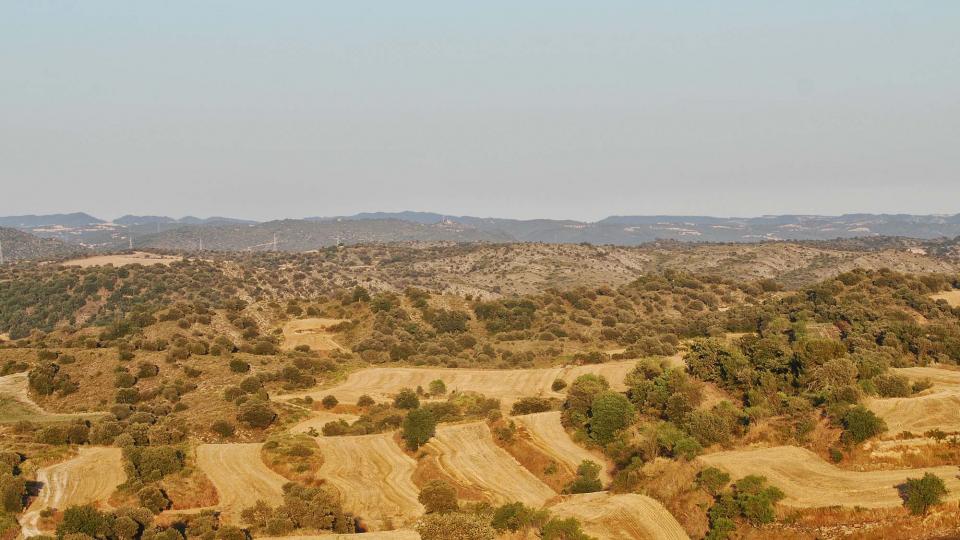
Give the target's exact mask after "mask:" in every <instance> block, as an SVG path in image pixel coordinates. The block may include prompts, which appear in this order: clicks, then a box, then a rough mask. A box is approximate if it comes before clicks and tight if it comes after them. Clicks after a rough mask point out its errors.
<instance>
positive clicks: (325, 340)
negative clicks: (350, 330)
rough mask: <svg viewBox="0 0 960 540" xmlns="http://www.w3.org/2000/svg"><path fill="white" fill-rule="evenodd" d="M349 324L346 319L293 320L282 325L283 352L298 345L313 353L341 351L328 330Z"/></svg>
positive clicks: (341, 348)
mask: <svg viewBox="0 0 960 540" xmlns="http://www.w3.org/2000/svg"><path fill="white" fill-rule="evenodd" d="M342 322H349V321H347V320H346V319H323V318H312V319H294V320H292V321H289V322H288V323H286V324H285V325H283V344H282V348H283V349H284V350H292V349H294V348H296V347H297V346H299V345H308V346H309V347H310V349H311V350H314V351H334V350H343V347H341V346H340V344H338V343H337V342H336V341H334V340H333V334H332V332H331V331H330V328H332V327H334V326H336V325H338V324H340V323H342Z"/></svg>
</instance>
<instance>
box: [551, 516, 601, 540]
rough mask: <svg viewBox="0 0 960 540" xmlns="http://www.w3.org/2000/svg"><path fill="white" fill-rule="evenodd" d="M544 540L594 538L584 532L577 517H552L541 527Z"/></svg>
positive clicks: (585, 539)
mask: <svg viewBox="0 0 960 540" xmlns="http://www.w3.org/2000/svg"><path fill="white" fill-rule="evenodd" d="M540 538H541V539H542V540H593V537H591V536H589V535H587V533H585V532H583V528H582V527H581V526H580V522H579V521H577V519H576V518H566V519H560V518H552V519H550V521H548V522H547V523H545V524H544V526H543V528H542V529H540Z"/></svg>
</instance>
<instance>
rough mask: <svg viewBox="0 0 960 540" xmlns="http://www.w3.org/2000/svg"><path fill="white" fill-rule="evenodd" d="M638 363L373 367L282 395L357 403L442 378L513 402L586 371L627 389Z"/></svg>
mask: <svg viewBox="0 0 960 540" xmlns="http://www.w3.org/2000/svg"><path fill="white" fill-rule="evenodd" d="M634 365H636V360H625V361H621V362H608V363H606V364H591V365H586V366H570V367H563V368H559V367H557V368H542V369H515V370H502V369H447V368H402V367H398V368H370V369H362V370H360V371H355V372H353V373H351V374H350V376H349V377H347V380H346V381H344V382H343V383H341V384H339V385H337V386H334V387H333V388H330V389H327V390H310V391H308V392H301V393H297V394H289V395H284V396H278V397H277V398H278V399H289V398H293V397H303V396H307V395H309V396H312V397H314V398H315V399H318V398H320V397H322V396H325V395H327V394H332V395H334V396H336V397H337V399H339V400H340V401H341V402H344V403H353V402H355V401H356V400H357V398H359V397H360V396H362V395H363V394H367V395H369V396H371V397H373V398H374V399H378V400H383V399H386V398H388V397H391V396H393V395H394V394H396V393H397V392H398V391H399V390H400V389H401V388H416V387H418V386H422V387H423V388H427V386H429V384H430V381H433V380H436V379H440V380H442V381H443V382H444V383H446V385H447V390H448V391H454V390H459V391H462V392H479V393H481V394H483V395H485V396H487V397H492V398H498V399H501V400H503V401H505V402H510V401H512V400H516V399H518V398H521V397H525V396H546V397H558V398H559V397H562V396H563V394H561V393H558V392H554V391H553V390H551V388H550V385H551V384H553V381H554V380H556V379H558V378H560V379H564V380H566V381H567V382H572V381H573V380H574V379H575V378H576V377H578V376H580V375H583V374H585V373H598V374H601V375H604V376H605V377H607V380H608V381H609V382H610V385H611V387H613V388H615V389H625V386H624V385H623V378H624V377H625V376H626V374H627V373H629V372H630V370H632V369H633V367H634Z"/></svg>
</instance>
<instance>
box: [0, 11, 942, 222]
mask: <svg viewBox="0 0 960 540" xmlns="http://www.w3.org/2000/svg"><path fill="white" fill-rule="evenodd" d="M399 210H423V211H435V212H440V213H445V214H452V215H475V216H496V217H512V218H540V217H542V218H569V219H581V220H596V219H599V218H602V217H605V216H607V215H616V214H619V215H624V214H638V215H639V214H644V215H649V214H682V215H715V216H756V215H763V214H783V213H800V214H840V213H848V212H850V213H852V212H904V213H951V214H952V213H958V212H960V2H957V1H956V0H942V1H936V0H931V1H924V2H903V1H902V0H898V1H887V0H864V1H857V2H854V1H844V0H831V1H807V2H780V1H770V0H762V1H736V0H726V1H701V2H677V1H675V0H674V1H664V2H647V1H642V0H631V1H604V0H597V1H593V2H582V1H577V2H574V1H567V0H549V1H546V0H542V1H541V0H524V1H522V2H517V1H516V0H512V1H502V0H486V1H483V2H476V1H470V2H467V1H460V0H437V1H417V0H410V1H406V2H397V1H396V0H389V1H372V0H370V1H365V0H357V1H349V2H329V1H321V0H304V1H292V0H291V1H277V2H263V1H245V0H229V1H199V0H193V1H176V0H173V1H164V2H130V1H129V0H116V1H114V0H92V1H66V0H58V1H53V0H3V1H2V2H0V215H15V214H29V213H53V212H70V211H86V212H89V213H91V214H94V215H96V216H98V217H102V218H107V219H111V218H115V217H118V216H120V215H122V214H128V213H131V214H160V215H171V216H174V217H179V216H183V215H197V216H210V215H222V216H234V217H242V218H250V219H275V218H282V217H305V216H332V215H347V214H352V213H355V212H360V211H399Z"/></svg>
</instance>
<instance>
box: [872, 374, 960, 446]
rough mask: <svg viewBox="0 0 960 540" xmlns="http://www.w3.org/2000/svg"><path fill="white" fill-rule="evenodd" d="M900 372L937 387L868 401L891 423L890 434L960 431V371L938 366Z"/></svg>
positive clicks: (874, 410)
mask: <svg viewBox="0 0 960 540" xmlns="http://www.w3.org/2000/svg"><path fill="white" fill-rule="evenodd" d="M896 372H897V373H898V374H900V375H904V376H906V377H907V378H909V379H910V380H912V381H916V380H921V379H927V380H929V381H930V382H932V383H933V386H932V387H931V388H930V389H928V390H925V391H924V392H923V393H921V394H920V395H916V396H911V397H905V398H870V399H868V400H866V401H865V404H866V406H867V407H869V408H870V409H871V410H872V411H873V412H874V413H876V414H877V416H879V417H880V418H883V420H884V421H885V422H886V423H887V434H888V435H889V436H897V435H899V434H900V433H902V432H904V431H909V432H911V433H914V434H922V433H924V432H926V431H929V430H932V429H940V430H943V431H946V432H956V431H960V371H958V370H952V369H943V368H938V367H913V368H903V369H898V370H896Z"/></svg>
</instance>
